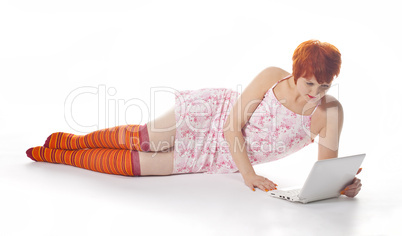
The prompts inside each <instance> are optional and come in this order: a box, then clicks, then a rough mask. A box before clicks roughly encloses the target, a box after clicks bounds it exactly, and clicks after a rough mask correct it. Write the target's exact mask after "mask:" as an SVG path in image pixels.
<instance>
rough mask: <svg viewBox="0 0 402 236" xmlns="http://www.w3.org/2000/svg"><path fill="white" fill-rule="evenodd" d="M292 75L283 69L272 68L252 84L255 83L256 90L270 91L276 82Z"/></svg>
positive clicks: (261, 74) (262, 73) (256, 78)
mask: <svg viewBox="0 0 402 236" xmlns="http://www.w3.org/2000/svg"><path fill="white" fill-rule="evenodd" d="M288 75H290V73H289V72H287V71H285V70H283V69H282V68H279V67H275V66H270V67H267V68H265V69H264V70H262V71H261V72H260V73H259V74H258V75H257V76H256V77H255V78H254V80H253V81H251V83H254V84H255V85H257V86H255V88H258V89H260V90H264V91H268V89H270V88H271V87H272V86H273V85H274V84H275V83H276V82H278V81H279V80H281V79H283V78H284V77H286V76H288Z"/></svg>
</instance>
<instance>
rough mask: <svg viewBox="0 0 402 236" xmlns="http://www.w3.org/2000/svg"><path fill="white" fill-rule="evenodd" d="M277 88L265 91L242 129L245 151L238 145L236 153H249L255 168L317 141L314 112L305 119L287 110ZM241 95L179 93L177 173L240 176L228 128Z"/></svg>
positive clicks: (227, 91)
mask: <svg viewBox="0 0 402 236" xmlns="http://www.w3.org/2000/svg"><path fill="white" fill-rule="evenodd" d="M289 77H290V76H288V77H286V78H284V79H288V78H289ZM284 79H283V80H284ZM281 81H282V80H281ZM281 81H279V82H281ZM279 82H278V83H279ZM278 83H276V84H275V85H274V86H273V87H272V88H270V89H269V90H268V91H267V92H266V94H265V95H264V98H263V100H262V101H261V103H260V104H259V105H258V107H257V108H256V109H255V111H254V113H253V114H252V116H251V117H250V119H249V121H248V122H247V123H246V124H245V126H244V127H243V129H242V133H243V136H244V138H245V146H243V147H241V146H240V144H239V143H235V144H234V145H235V148H236V150H238V151H241V150H242V149H243V150H246V151H247V154H248V157H249V159H250V162H251V164H252V165H255V164H260V163H265V162H270V161H275V160H278V159H281V158H283V157H285V156H288V155H290V154H292V153H294V152H296V151H298V150H300V149H302V148H303V147H305V146H307V145H309V144H310V143H312V142H313V140H311V137H310V125H311V116H312V114H313V113H314V112H313V113H312V114H311V115H309V116H304V115H299V114H296V113H294V112H292V111H290V110H289V109H287V108H286V107H285V106H283V105H282V104H281V103H280V102H279V101H278V99H277V98H276V97H275V94H274V92H273V88H274V87H275V86H276V85H277V84H278ZM239 95H240V94H239V93H238V92H235V91H233V90H231V89H226V88H204V89H199V90H186V91H180V92H176V94H175V115H176V138H175V147H174V168H173V173H175V174H178V173H195V172H206V173H210V174H224V173H233V172H236V171H238V168H237V167H236V164H235V162H234V161H233V158H232V155H231V153H230V149H229V144H228V142H226V140H225V138H224V134H223V125H224V124H225V121H226V118H227V117H228V115H229V113H230V110H231V108H232V107H233V105H234V104H235V102H236V101H237V99H238V97H239ZM316 108H317V107H316ZM314 111H315V110H314Z"/></svg>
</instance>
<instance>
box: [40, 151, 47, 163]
mask: <svg viewBox="0 0 402 236" xmlns="http://www.w3.org/2000/svg"><path fill="white" fill-rule="evenodd" d="M42 157H43V158H42ZM39 158H40V159H41V160H42V161H46V158H45V148H41V149H40V152H39Z"/></svg>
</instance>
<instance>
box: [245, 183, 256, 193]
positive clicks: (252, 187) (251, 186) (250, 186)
mask: <svg viewBox="0 0 402 236" xmlns="http://www.w3.org/2000/svg"><path fill="white" fill-rule="evenodd" d="M247 187H249V188H250V189H251V190H252V191H255V188H254V186H253V185H252V184H248V185H247Z"/></svg>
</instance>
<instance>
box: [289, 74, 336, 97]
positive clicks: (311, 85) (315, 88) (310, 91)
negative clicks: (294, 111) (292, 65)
mask: <svg viewBox="0 0 402 236" xmlns="http://www.w3.org/2000/svg"><path fill="white" fill-rule="evenodd" d="M330 87H331V84H319V83H318V82H317V80H316V79H315V77H314V76H312V77H310V78H304V77H300V78H299V79H298V80H297V90H298V91H299V93H300V95H301V96H302V97H303V98H304V99H306V101H307V102H311V103H317V102H318V101H319V100H320V99H321V98H322V97H324V95H325V94H326V93H327V91H328V89H329V88H330Z"/></svg>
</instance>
